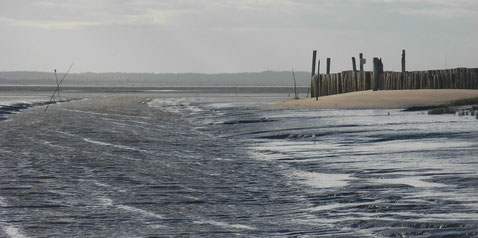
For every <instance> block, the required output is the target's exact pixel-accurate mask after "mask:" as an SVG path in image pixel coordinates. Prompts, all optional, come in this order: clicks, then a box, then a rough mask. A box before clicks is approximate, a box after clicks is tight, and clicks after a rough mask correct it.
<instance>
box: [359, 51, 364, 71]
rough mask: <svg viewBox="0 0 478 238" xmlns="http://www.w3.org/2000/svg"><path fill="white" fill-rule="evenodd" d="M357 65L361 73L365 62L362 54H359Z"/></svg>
mask: <svg viewBox="0 0 478 238" xmlns="http://www.w3.org/2000/svg"><path fill="white" fill-rule="evenodd" d="M359 61H360V62H359V63H360V72H363V65H364V64H365V60H364V58H363V53H360V54H359Z"/></svg>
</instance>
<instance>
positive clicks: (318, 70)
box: [315, 59, 322, 101]
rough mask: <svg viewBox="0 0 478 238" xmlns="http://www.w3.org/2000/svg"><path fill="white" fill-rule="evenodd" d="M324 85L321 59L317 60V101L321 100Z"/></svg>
mask: <svg viewBox="0 0 478 238" xmlns="http://www.w3.org/2000/svg"><path fill="white" fill-rule="evenodd" d="M321 87H322V82H321V77H320V59H319V60H318V62H317V81H316V83H315V90H316V91H315V101H318V100H319V96H320V88H321Z"/></svg>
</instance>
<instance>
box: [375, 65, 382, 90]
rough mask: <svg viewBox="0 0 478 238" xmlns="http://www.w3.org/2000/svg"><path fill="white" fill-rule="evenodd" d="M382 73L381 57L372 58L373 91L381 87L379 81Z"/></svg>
mask: <svg viewBox="0 0 478 238" xmlns="http://www.w3.org/2000/svg"><path fill="white" fill-rule="evenodd" d="M382 74H383V63H382V59H379V58H376V57H375V58H373V81H374V85H373V91H377V90H379V89H380V88H381V83H382V82H381V81H382Z"/></svg>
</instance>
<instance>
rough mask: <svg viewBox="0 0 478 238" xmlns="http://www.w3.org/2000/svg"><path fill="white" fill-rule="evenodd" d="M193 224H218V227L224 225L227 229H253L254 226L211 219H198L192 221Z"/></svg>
mask: <svg viewBox="0 0 478 238" xmlns="http://www.w3.org/2000/svg"><path fill="white" fill-rule="evenodd" d="M193 223H194V224H200V225H203V224H207V225H213V226H219V227H224V228H227V229H241V230H255V229H256V228H254V227H252V226H247V225H242V224H229V223H226V222H220V221H213V220H200V221H194V222H193Z"/></svg>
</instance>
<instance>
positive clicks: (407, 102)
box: [264, 89, 478, 109]
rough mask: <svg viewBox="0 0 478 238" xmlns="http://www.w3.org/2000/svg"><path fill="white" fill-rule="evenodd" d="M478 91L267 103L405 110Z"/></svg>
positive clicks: (361, 94)
mask: <svg viewBox="0 0 478 238" xmlns="http://www.w3.org/2000/svg"><path fill="white" fill-rule="evenodd" d="M476 97H478V90H467V89H440V90H385V91H371V90H369V91H361V92H352V93H344V94H336V95H331V96H324V97H319V98H318V100H316V99H315V98H307V99H299V100H292V101H285V102H282V103H277V104H271V105H267V106H265V107H264V108H267V109H278V108H282V109H405V108H409V107H415V106H439V105H446V104H448V103H450V102H452V101H455V100H460V99H466V98H476Z"/></svg>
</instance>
